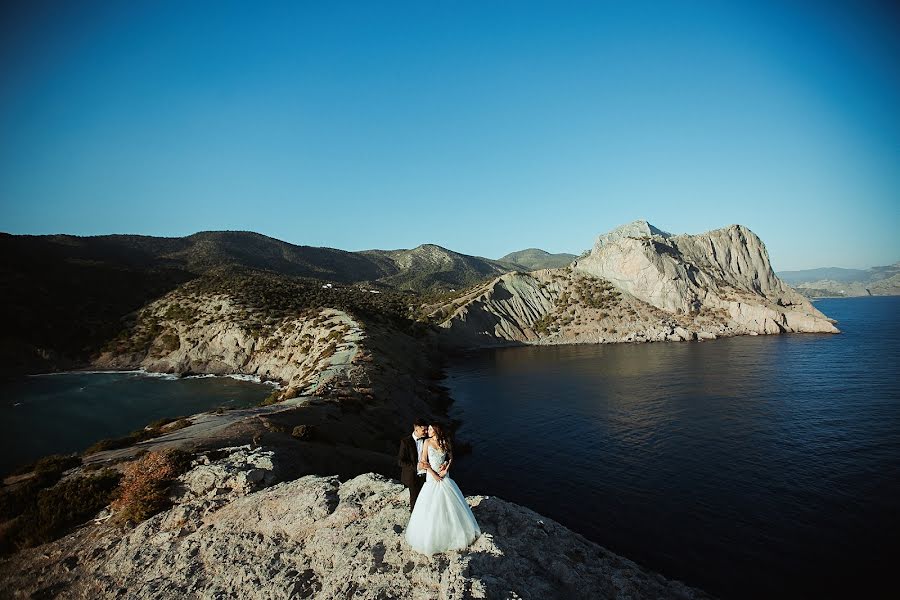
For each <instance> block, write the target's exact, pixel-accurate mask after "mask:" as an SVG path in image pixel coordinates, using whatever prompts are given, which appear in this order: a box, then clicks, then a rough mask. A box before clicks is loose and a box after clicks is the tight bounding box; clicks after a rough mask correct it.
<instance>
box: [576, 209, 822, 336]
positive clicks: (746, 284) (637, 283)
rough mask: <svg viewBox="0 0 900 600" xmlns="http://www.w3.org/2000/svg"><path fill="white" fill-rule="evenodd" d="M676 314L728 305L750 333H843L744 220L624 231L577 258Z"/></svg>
mask: <svg viewBox="0 0 900 600" xmlns="http://www.w3.org/2000/svg"><path fill="white" fill-rule="evenodd" d="M574 268H575V269H576V270H579V271H582V272H584V273H587V274H590V275H593V276H595V277H602V278H604V279H607V280H609V281H611V282H612V283H614V284H615V285H616V286H617V287H619V288H621V289H622V290H624V291H626V292H628V293H629V294H631V295H633V296H634V297H636V298H639V299H641V300H643V301H645V302H647V303H648V304H651V305H652V306H655V307H657V308H660V309H662V310H664V311H666V312H669V313H687V314H696V313H699V312H700V310H701V309H702V308H704V307H707V308H719V309H724V310H726V311H727V312H728V313H729V315H730V317H731V320H732V321H733V322H734V325H735V326H736V327H737V328H739V329H743V330H745V331H744V333H750V332H755V333H781V332H787V331H796V332H821V333H836V332H837V329H836V328H835V327H834V324H833V323H832V322H831V321H830V320H829V319H828V318H827V317H825V315H823V314H822V313H821V312H819V311H818V310H817V309H816V308H815V307H813V306H812V304H810V303H809V301H808V300H806V298H804V297H803V296H801V295H800V294H798V293H797V292H795V291H794V290H792V289H791V288H790V287H788V286H787V285H785V284H784V283H783V282H782V281H781V280H780V279H778V277H777V276H776V275H775V273H774V271H773V270H772V267H771V265H770V264H769V256H768V253H767V252H766V248H765V246H764V245H763V243H762V241H761V240H760V239H759V237H757V236H756V234H754V233H753V232H752V231H750V230H749V229H747V228H746V227H743V226H741V225H732V226H730V227H726V228H724V229H717V230H715V231H710V232H708V233H704V234H700V235H679V236H673V237H669V238H662V237H660V236H654V237H640V238H636V237H621V238H619V239H616V240H611V241H608V242H606V243H603V244H601V245H600V246H599V247H595V248H594V250H593V251H592V252H591V253H590V254H589V255H588V256H586V257H585V258H583V259H581V260H579V261H577V262H576V263H575V264H574Z"/></svg>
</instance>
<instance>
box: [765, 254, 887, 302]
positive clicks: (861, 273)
mask: <svg viewBox="0 0 900 600" xmlns="http://www.w3.org/2000/svg"><path fill="white" fill-rule="evenodd" d="M778 276H779V277H781V278H782V279H783V280H784V281H786V282H787V283H788V284H790V285H791V286H793V287H794V288H795V289H796V290H797V291H798V292H800V293H801V294H803V295H805V296H807V297H810V298H823V297H830V296H897V295H900V262H897V263H894V264H893V265H887V266H883V267H872V268H871V269H866V270H863V269H841V268H838V267H825V268H820V269H807V270H805V271H782V272H780V273H778Z"/></svg>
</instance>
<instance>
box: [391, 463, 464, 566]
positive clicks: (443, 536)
mask: <svg viewBox="0 0 900 600" xmlns="http://www.w3.org/2000/svg"><path fill="white" fill-rule="evenodd" d="M446 455H447V454H446V452H442V451H440V450H438V449H437V448H434V447H432V446H429V448H428V462H429V463H430V464H431V468H432V469H434V470H435V471H439V470H440V467H441V465H442V464H443V463H444V457H445V456H446ZM479 535H481V529H479V527H478V522H477V521H475V515H473V514H472V509H471V508H469V505H468V504H467V503H466V499H465V497H464V496H463V495H462V492H460V491H459V487H458V486H457V485H456V483H455V482H454V481H453V480H452V479H450V477H449V475H448V476H446V477H444V478H443V479H442V480H441V481H437V480H435V478H434V477H432V475H431V473H429V474H427V475H426V476H425V484H424V485H423V486H422V491H421V492H419V497H418V498H417V499H416V507H415V508H414V509H413V512H412V515H410V517H409V525H407V526H406V541H407V543H409V545H410V546H411V547H412V548H413V550H416V551H418V552H421V553H422V554H427V555H429V556H431V555H432V554H437V553H439V552H446V551H448V550H462V549H463V548H466V547H467V546H468V545H469V544H471V543H472V542H474V541H475V538H477V537H478V536H479Z"/></svg>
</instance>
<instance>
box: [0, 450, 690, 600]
mask: <svg viewBox="0 0 900 600" xmlns="http://www.w3.org/2000/svg"><path fill="white" fill-rule="evenodd" d="M261 460H262V461H264V460H265V458H263V457H261V456H260V455H257V457H256V458H255V459H254V458H252V454H248V451H247V449H242V448H237V449H233V454H232V455H231V456H229V457H227V458H225V459H223V460H222V461H219V462H222V463H224V466H223V470H222V471H221V472H222V473H233V472H234V470H235V469H240V465H241V464H245V465H247V469H248V470H252V469H255V468H260V464H261V463H260V461H261ZM217 465H218V462H217V463H214V464H213V465H206V466H217ZM198 469H199V470H203V469H201V468H200V467H198V468H196V469H194V471H197V470H198ZM205 472H209V470H206V471H205ZM217 473H218V472H217ZM215 479H216V480H217V481H225V480H227V479H228V477H225V478H224V479H223V478H222V477H219V476H218V475H216V477H215ZM184 480H185V481H187V482H194V483H193V484H192V485H194V484H197V482H200V481H206V480H207V475H205V474H203V475H201V474H194V473H193V472H191V473H189V474H188V475H186V476H185V477H184ZM216 485H218V484H216ZM213 487H215V486H213ZM192 489H194V488H192ZM208 489H211V488H208V486H206V484H202V485H199V487H198V488H197V490H199V492H200V493H197V494H193V495H187V496H185V499H184V500H185V501H184V502H183V503H182V504H180V505H178V506H175V507H174V508H172V509H170V510H168V511H166V512H164V513H161V514H159V515H156V516H155V517H152V518H151V519H149V520H147V521H145V522H144V523H142V524H140V525H138V526H137V527H136V528H134V529H133V530H129V531H126V532H125V533H124V535H122V533H120V532H119V531H118V530H116V529H114V528H112V527H110V526H108V525H94V526H89V527H85V528H82V529H79V530H77V531H76V532H73V533H72V534H70V535H69V536H67V537H66V538H63V539H61V540H58V541H56V542H53V543H51V544H47V545H44V546H42V547H39V548H35V549H31V550H27V551H23V552H20V553H19V554H17V555H14V556H13V557H10V558H8V559H5V560H3V561H2V562H0V580H2V584H0V594H2V595H3V596H4V597H7V596H13V595H18V596H22V597H27V596H29V595H31V594H36V593H38V592H40V591H45V590H49V589H52V590H53V594H54V595H55V597H58V598H113V597H128V598H135V599H150V598H154V599H155V598H247V599H251V600H252V599H260V600H263V599H266V600H268V599H270V598H312V597H314V598H320V599H332V598H335V599H336V598H342V599H343V598H350V597H352V598H355V599H360V600H368V599H371V600H376V599H383V598H413V599H421V600H426V599H433V598H443V599H463V598H465V599H472V598H521V599H535V600H548V599H553V598H560V599H570V598H583V599H586V600H587V599H590V600H594V599H596V598H633V599H640V598H648V599H649V598H653V599H657V598H681V599H689V598H707V596H706V594H704V593H703V592H700V591H698V590H696V589H693V588H689V587H687V586H685V585H683V584H681V583H678V582H673V581H668V580H666V579H665V578H664V577H662V576H660V575H658V574H656V573H653V572H651V571H648V570H646V569H644V568H642V567H640V566H638V565H636V564H634V563H633V562H631V561H629V560H627V559H624V558H621V557H619V556H617V555H615V554H613V553H611V552H609V551H607V550H605V549H604V548H602V547H601V546H598V545H597V544H594V543H592V542H589V541H587V540H586V539H584V538H583V537H582V536H580V535H578V534H575V533H573V532H572V531H570V530H568V529H566V528H564V527H562V526H561V525H559V524H557V523H555V522H553V521H551V520H550V519H547V518H544V517H542V516H540V515H538V514H536V513H534V512H532V511H530V510H528V509H526V508H522V507H520V506H517V505H515V504H512V503H509V502H505V501H503V500H500V499H498V498H492V497H484V496H475V497H470V498H468V502H469V504H470V505H471V506H472V509H473V513H474V514H475V517H476V519H477V520H478V522H479V524H480V526H481V529H482V531H483V532H484V533H483V535H482V536H481V537H480V538H478V539H477V540H476V541H475V543H474V544H473V545H472V546H471V547H470V548H468V549H467V550H465V551H461V552H450V553H447V554H439V555H435V556H434V557H432V558H429V557H426V556H424V555H421V554H418V553H416V552H415V551H413V550H411V549H410V548H409V547H408V546H407V545H406V542H405V540H404V537H403V531H404V529H405V527H406V524H407V521H408V519H409V509H408V500H407V498H408V495H407V492H406V491H405V489H404V488H403V486H402V485H399V484H398V483H396V482H395V481H392V480H388V479H385V478H383V477H381V476H378V475H373V474H366V475H360V476H358V477H356V478H354V479H351V480H349V481H347V482H345V483H341V482H340V481H338V479H337V478H336V477H319V476H307V477H303V478H300V479H297V480H294V481H289V482H284V483H280V484H278V485H275V486H273V487H270V488H267V489H263V490H261V491H256V492H253V493H249V494H247V495H241V494H240V493H235V494H234V495H232V494H219V495H214V496H212V497H208V491H205V490H208ZM44 593H46V592H44ZM37 595H39V593H38V594H37Z"/></svg>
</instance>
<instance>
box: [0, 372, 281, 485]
mask: <svg viewBox="0 0 900 600" xmlns="http://www.w3.org/2000/svg"><path fill="white" fill-rule="evenodd" d="M271 391H272V386H270V385H267V384H261V383H259V382H258V381H254V380H252V379H251V378H244V379H236V378H232V377H212V376H201V377H188V378H183V379H179V378H177V377H175V376H174V375H164V374H161V373H156V374H154V373H144V372H140V371H130V372H95V373H54V374H47V375H37V376H28V377H22V378H18V379H15V380H12V381H7V382H4V383H2V384H0V398H2V400H0V473H5V472H8V471H9V470H11V469H13V468H15V467H17V466H19V465H21V464H24V463H28V462H31V461H33V460H35V459H37V458H40V457H41V456H45V455H47V454H57V453H68V452H78V451H81V450H84V449H85V448H86V447H88V446H90V445H91V444H93V443H94V442H96V441H98V440H101V439H104V438H114V437H120V436H123V435H126V434H128V433H130V432H132V431H134V430H136V429H139V428H141V427H144V426H145V425H147V424H148V423H150V422H151V421H155V420H156V419H161V418H165V417H177V416H182V415H191V414H196V413H200V412H204V411H207V410H212V409H215V408H218V407H219V406H223V407H226V408H243V407H247V406H253V405H255V404H257V403H258V402H259V401H261V400H262V399H263V398H265V397H266V396H268V395H269V394H270V393H271Z"/></svg>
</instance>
